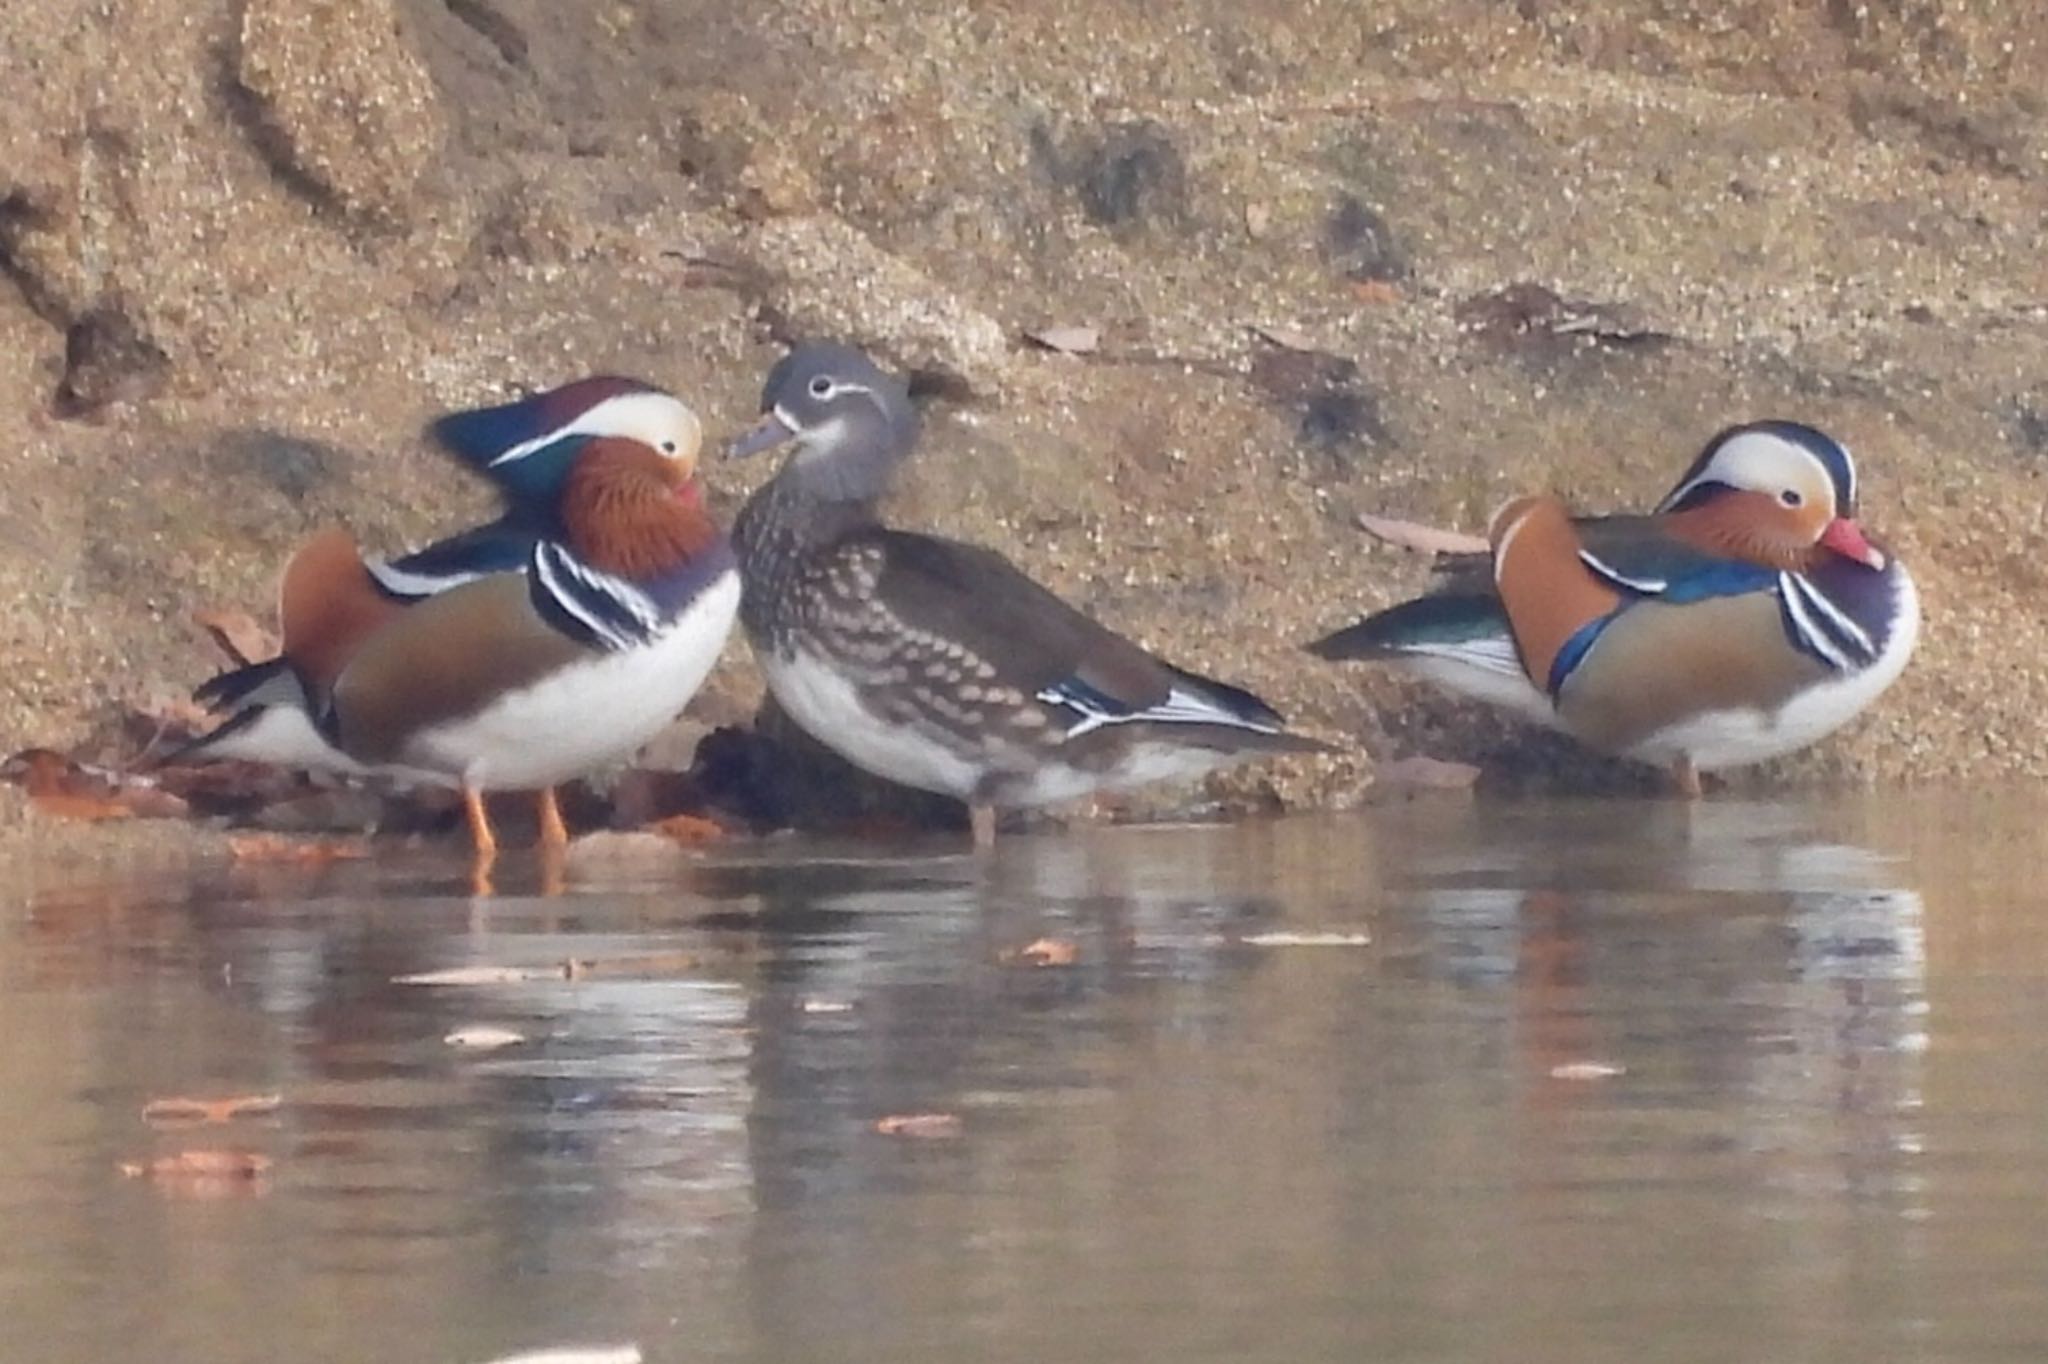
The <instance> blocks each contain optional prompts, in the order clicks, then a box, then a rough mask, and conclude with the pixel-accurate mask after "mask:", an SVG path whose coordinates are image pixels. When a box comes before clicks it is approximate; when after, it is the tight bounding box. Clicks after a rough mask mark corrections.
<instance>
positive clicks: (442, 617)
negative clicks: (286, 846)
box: [330, 573, 591, 763]
mask: <svg viewBox="0 0 2048 1364" xmlns="http://www.w3.org/2000/svg"><path fill="white" fill-rule="evenodd" d="M590 656H591V650H590V648H589V647H588V646H586V645H584V644H581V643H579V642H578V641H576V640H574V639H571V638H569V637H568V636H566V635H564V634H563V633H562V632H561V631H560V630H558V629H555V628H554V627H552V626H551V625H550V624H549V623H548V622H547V621H546V620H545V619H543V618H542V616H541V613H540V612H539V611H538V610H537V609H536V608H535V606H534V604H533V600H532V593H531V590H530V585H529V579H528V576H527V575H525V574H516V573H500V574H497V575H494V576H492V577H488V578H480V579H478V580H477V581H475V582H471V583H465V584H463V585H462V586H460V587H455V588H450V589H449V590H448V591H446V592H441V593H438V594H437V595H435V596H432V597H429V598H427V599H425V600H423V601H421V602H419V603H418V604H416V605H414V606H412V607H410V608H408V609H407V610H406V611H405V612H404V613H403V614H402V615H400V616H398V617H397V618H396V619H394V620H393V621H392V622H391V623H390V624H388V625H386V626H385V627H384V628H383V629H381V630H379V631H378V632H377V633H376V634H375V635H373V636H371V637H370V638H369V639H367V640H365V641H364V642H363V644H362V645H361V647H359V648H358V649H357V650H356V651H355V653H354V654H353V655H352V656H351V657H350V659H349V661H348V666H347V667H346V668H344V669H343V670H342V673H341V676H340V677H339V678H337V679H336V681H335V684H334V688H333V695H332V700H331V702H330V705H331V708H332V716H331V726H332V729H333V731H334V733H335V735H336V736H337V739H338V741H339V745H340V747H341V748H343V749H344V750H345V751H347V752H348V753H349V754H350V755H351V756H353V757H355V758H356V759H357V760H359V761H362V762H370V763H386V762H396V761H402V760H403V758H404V756H405V745H406V744H407V742H408V741H410V740H411V739H412V738H413V737H415V736H416V735H418V734H420V733H421V732H423V731H425V730H429V729H432V728H433V727H434V726H436V725H440V724H445V723H447V722H449V721H453V720H459V719H463V718H466V717H469V716H473V715H476V714H478V713H479V712H481V711H482V710H484V709H485V708H486V707H487V706H488V705H489V704H490V703H491V702H492V701H493V700H494V699H495V698H497V697H498V696H501V695H504V694H506V693H508V692H512V691H516V690H518V689H520V688H522V687H528V686H532V685H533V684H534V683H536V682H538V681H540V680H541V679H542V678H545V677H547V676H549V675H550V674H552V673H555V672H557V671H559V670H561V669H562V668H564V667H567V666H568V665H569V664H571V663H574V662H578V661H581V660H584V659H587V658H589V657H590Z"/></svg>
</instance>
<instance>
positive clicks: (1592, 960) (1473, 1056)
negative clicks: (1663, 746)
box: [0, 801, 2048, 1364]
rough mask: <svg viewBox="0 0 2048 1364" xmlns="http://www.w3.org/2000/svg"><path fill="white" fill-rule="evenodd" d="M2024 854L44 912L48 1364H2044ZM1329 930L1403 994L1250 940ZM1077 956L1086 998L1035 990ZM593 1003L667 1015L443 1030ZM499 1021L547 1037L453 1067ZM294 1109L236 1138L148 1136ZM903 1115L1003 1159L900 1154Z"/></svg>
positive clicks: (238, 892) (1666, 827) (1027, 850)
mask: <svg viewBox="0 0 2048 1364" xmlns="http://www.w3.org/2000/svg"><path fill="white" fill-rule="evenodd" d="M2006 808H2007V807H2002V806H1990V807H1985V806H1981V805H1979V806H1968V807H1966V806H1961V805H1958V804H1957V803H1955V802H1952V801H1942V802H1936V803H1931V804H1928V805H1924V806H1919V807H1910V808H1902V807H1900V806H1898V805H1896V804H1891V805H1887V804H1883V803H1875V802H1865V801H1847V802H1839V803H1834V804H1815V805H1801V804H1773V803H1760V802H1712V803H1709V804H1707V805H1704V806H1701V807H1697V808H1692V809H1687V808H1685V807H1681V806H1676V805H1640V804H1621V803H1587V804H1581V805H1571V804H1554V803H1552V804H1498V805H1496V804H1486V803H1480V804H1476V805H1474V804H1463V803H1458V802H1433V801H1422V802H1418V803H1416V804H1413V805H1408V806H1396V807H1390V808H1386V809H1382V810H1377V811H1374V812H1370V813H1369V814H1368V815H1366V816H1362V817H1356V818H1343V819H1337V818H1332V819H1325V820H1299V821H1289V822H1284V823H1281V824H1277V825H1263V826H1252V827H1246V828H1237V829H1175V830H1147V829H1132V830H1097V831H1083V832H1078V833H1075V834H1072V835H1067V836H1047V837H1042V838H1019V839H1015V840H1012V841H1010V842H1007V843H1006V844H1004V845H1002V846H1000V847H999V848H998V849H997V850H996V852H995V854H994V855H993V856H992V857H989V858H986V859H978V858H974V857H968V856H962V855H960V854H959V853H958V851H957V849H956V848H954V847H953V846H952V845H949V844H944V843H940V844H934V845H931V846H909V847H898V848H891V849H875V848H863V847H858V846H843V847H832V846H819V845H805V846H798V845H794V844H792V845H788V846H781V845H772V844H771V845H764V846H762V847H758V848H750V849H744V850H735V851H733V852H731V853H728V854H721V855H719V856H717V857H713V858H709V859H707V860H706V861H704V862H703V863H701V864H700V865H697V866H695V867H692V868H690V869H688V870H687V872H686V873H685V874H683V875H680V876H678V875H671V874H667V873H663V874H648V873H645V872H640V873H632V874H628V873H626V872H625V871H624V870H622V871H621V873H620V874H619V875H618V876H616V877H614V878H613V879H611V880H609V881H607V882H605V883H602V884H585V885H583V886H581V887H580V888H578V889H577V890H576V891H575V892H574V893H572V894H571V895H569V896H568V897H566V898H562V899H542V898H538V897H535V898H521V897H519V896H518V895H512V896H507V897H503V898H498V899H493V900H489V901H475V900H472V899H471V898H470V897H468V896H467V895H465V894H462V893H461V885H460V882H459V880H458V879H456V878H455V877H453V876H451V875H450V874H449V869H448V868H444V867H441V866H440V865H439V864H437V863H431V862H420V863H408V862H399V863H393V864H386V865H375V866H354V867H349V866H335V867H330V868H325V869H320V870H318V871H314V872H307V873H305V874H302V875H299V876H296V877H279V876H276V875H267V876H265V877H263V878H261V879H256V880H252V879H249V878H247V877H245V876H240V875H221V876H215V877H206V878H200V879H199V880H196V881H193V882H189V883H186V882H179V883H176V884H174V885H156V886H149V885H137V884H134V883H132V882H124V883H121V884H117V885H106V886H83V885H79V884H77V883H75V882H74V883H69V884H64V885H59V886H53V887H48V888H38V889H34V890H32V891H31V892H29V893H27V894H25V895H24V896H23V897H22V898H21V899H20V900H18V901H17V902H16V903H15V904H14V906H13V907H12V908H11V909H10V910H9V911H8V913H9V917H8V918H7V920H6V921H5V926H4V928H0V940H4V946H5V951H4V953H0V1009H6V1010H9V1011H10V1012H11V1014H12V1017H11V1019H10V1021H11V1022H12V1024H13V1026H12V1027H10V1028H8V1029H7V1030H6V1031H5V1032H4V1033H0V1058H4V1063H5V1064H6V1066H7V1067H8V1069H7V1073H8V1075H9V1077H10V1080H11V1081H12V1082H13V1083H12V1086H11V1089H12V1092H13V1093H14V1094H15V1096H16V1105H17V1114H18V1117H17V1121H16V1123H15V1127H14V1131H13V1132H12V1133H11V1137H12V1140H11V1141H10V1142H9V1143H5V1144H0V1219H4V1223H0V1225H6V1226H7V1227H8V1228H9V1229H10V1230H13V1231H15V1232H16V1233H17V1234H16V1235H14V1236H12V1237H9V1238H8V1246H9V1248H8V1249H4V1250H0V1358H39V1359H55V1360H59V1361H63V1362H64V1364H69V1361H73V1360H76V1361H84V1360H88V1359H90V1360H95V1361H99V1360H122V1359H130V1358H134V1359H142V1358H151V1359H155V1358H162V1357H188V1356H189V1357H195V1358H200V1357H203V1358H208V1359H219V1360H239V1359H249V1360H252V1361H253V1360H258V1359H270V1358H275V1357H278V1356H280V1355H283V1354H286V1353H289V1354H291V1355H293V1356H294V1357H306V1358H422V1359H467V1358H476V1359H482V1358H487V1357H488V1356H489V1355H490V1354H492V1353H493V1352H495V1351H499V1350H506V1349H512V1348H517V1347H530V1346H533V1345H536V1344H545V1343H548V1342H550V1341H555V1340H561V1339H570V1338H579V1337H581V1338H598V1339H618V1338H630V1339H639V1340H641V1341H642V1342H643V1343H644V1344H646V1345H647V1347H648V1351H649V1356H650V1358H655V1359H700V1358H701V1359H735V1360H782V1359H792V1358H809V1357H820V1358H833V1359H835V1360H865V1359H877V1360H879V1359H883V1358H889V1359H901V1358H904V1357H906V1356H909V1357H930V1356H934V1355H937V1354H939V1353H944V1354H947V1355H962V1356H969V1357H974V1358H979V1359H994V1360H1007V1359H1018V1360H1024V1359H1031V1360H1034V1361H1036V1360H1043V1359H1045V1358H1063V1359H1064V1358H1077V1359H1086V1358H1093V1357H1098V1356H1100V1357H1108V1356H1112V1355H1113V1356H1115V1357H1118V1358H1125V1357H1130V1356H1131V1355H1133V1354H1143V1355H1147V1356H1150V1355H1155V1354H1170V1355H1174V1356H1187V1357H1192V1358H1195V1359H1219V1360H1220V1359H1233V1360H1235V1359H1243V1358H1275V1359H1283V1358H1284V1359H1288V1360H1301V1359H1326V1358H1327V1359H1332V1360H1335V1359H1345V1360H1347V1361H1348V1360H1355V1359H1357V1358H1359V1357H1360V1355H1361V1353H1364V1354H1365V1355H1368V1356H1370V1357H1375V1358H1387V1359H1397V1360H1400V1359H1417V1360H1419V1359H1449V1358H1457V1359H1469V1358H1490V1357H1495V1356H1502V1355H1505V1353H1506V1352H1507V1351H1508V1350H1513V1351H1514V1353H1515V1355H1516V1357H1517V1358H1520V1359H1530V1358H1534V1359H1538V1360H1542V1359H1551V1358H1557V1359H1563V1358H1572V1359H1574V1360H1582V1359H1585V1358H1588V1357H1589V1356H1590V1357H1593V1358H1599V1357H1602V1356H1603V1355H1607V1354H1612V1355H1614V1356H1615V1357H1617V1358H1619V1357H1622V1355H1623V1353H1624V1352H1626V1354H1627V1357H1629V1358H1631V1359H1636V1360H1640V1359H1644V1358H1648V1359H1651V1360H1659V1359H1671V1360H1684V1359H1696V1358H1788V1357H1796V1358H1822V1359H1833V1358H1842V1359H1848V1358H1851V1357H1856V1358H1871V1357H1876V1358H1897V1357H1922V1356H1924V1357H1930V1358H1944V1359H1948V1358H1960V1357H1963V1355H1964V1354H1966V1353H1967V1352H1968V1350H1971V1349H1985V1348H1996V1347H1999V1346H2001V1345H2006V1344H2012V1343H2014V1342H2017V1341H2019V1340H2022V1339H2024V1338H2027V1337H2028V1336H2029V1335H2030V1333H2034V1332H2039V1331H2048V1311H2044V1310H2043V1309H2042V1308H2040V1307H2039V1305H2038V1304H2037V1303H2035V1302H2034V1301H2033V1298H2032V1297H2031V1296H2026V1297H2024V1298H2022V1297H2021V1296H2019V1294H2020V1285H2022V1284H2026V1283H2031V1282H2032V1278H2031V1275H2032V1274H2033V1271H2034V1267H2035V1265H2036V1263H2037V1257H2036V1255H2035V1254H2034V1251H2035V1250H2036V1249H2037V1247H2036V1246H2035V1245H2034V1242H2035V1240H2036V1239H2037V1236H2036V1233H2035V1231H2034V1228H2036V1227H2037V1226H2038V1216H2037V1214H2038V1213H2039V1211H2040V1209H2039V1206H2038V1199H2039V1194H2038V1188H2039V1181H2040V1179H2041V1178H2042V1177H2044V1176H2048V1133H2044V1131H2043V1129H2041V1127H2040V1125H2039V1123H2038V1121H2036V1119H2035V1115H2036V1114H2037V1113H2038V1106H2039V1104H2040V1103H2041V1102H2042V1101H2043V1100H2044V1099H2048V1081H2044V1079H2043V1076H2044V1075H2048V1069H2044V1068H2043V1067H2041V1066H2040V1065H2039V1064H2038V1063H2039V1061H2040V1059H2041V1058H2040V1049H2041V1041H2040V1039H2041V1038H2042V1037H2044V1036H2048V1032H2044V1031H2042V1030H2040V1029H2039V1028H2038V1027H2035V1026H2032V1025H2035V1024H2038V1023H2040V1022H2044V1021H2048V1019H2043V1018H2042V1017H2041V1015H2042V1014H2043V1013H2044V1012H2048V1009H2044V1006H2043V1005H2042V1004H2041V1003H2039V1002H2038V1001H2040V1000H2041V999H2042V997H2043V996H2042V992H2041V991H2039V990H2038V988H2037V985H2038V982H2039V980H2040V978H2041V976H2042V975H2043V974H2048V950H2044V942H2043V934H2042V930H2041V929H2040V927H2039V922H2040V921H2039V920H2038V919H2037V918H2035V917H2033V916H2031V915H2026V914H2018V915H2015V914H2013V913H2011V912H2010V909H2011V906H2012V905H2013V904H2015V903H2026V902H2028V900H2029V897H2035V898H2037V897H2036V896H2035V892H2034V891H2033V889H2032V887H2031V886H2029V885H2028V884H2027V876H2026V874H2025V873H2024V872H2021V871H2017V870H2015V869H2014V868H2015V863H2014V862H2012V861H2011V860H2010V859H2008V858H2006V857H2004V856H2002V854H2004V853H2006V852H2008V851H2010V850H2012V849H2015V848H2020V847H2025V846H2030V845H2029V844H2028V842H2027V830H2026V829H2024V828H2023V827H2021V822H2020V821H2021V816H2020V815H2019V814H2013V813H2001V811H2004V810H2006ZM504 883H505V884H506V885H507V888H508V889H509V888H512V885H513V877H512V876H509V875H508V876H507V877H506V878H505V881H504ZM1279 928H1285V929H1290V930H1312V929H1317V928H1343V929H1346V930H1354V929H1363V930H1366V931H1369V932H1370V934H1371V936H1372V942H1371V943H1370V945H1369V946H1365V947H1321V948H1316V947H1293V948H1289V947H1261V946H1255V945H1252V944H1249V943H1247V942H1246V941H1245V940H1246V938H1247V937H1252V936H1255V935H1257V934H1259V933H1261V932H1263V931H1267V930H1273V929H1279ZM1040 939H1055V940H1060V941H1064V942H1070V943H1072V944H1073V945H1074V947H1075V948H1076V951H1077V957H1076V960H1075V962H1074V964H1073V965H1072V966H1070V967H1058V968H1033V967H1030V966H1026V965H1022V964H1020V963H1019V962H1018V961H1017V960H1016V959H1015V956H1014V954H1015V951H1016V949H1018V948H1020V947H1022V946H1023V945H1025V944H1028V943H1032V942H1034V941H1036V940H1040ZM678 952H688V953H690V954H691V955H692V956H693V957H694V959H695V964H694V965H692V966H691V967H689V968H688V969H683V970H678V969H676V966H675V959H676V954H677V953H678ZM571 957H574V958H578V959H583V960H598V961H604V962H614V963H616V962H622V961H624V962H631V961H635V960H645V961H652V962H656V963H661V964H660V965H658V966H656V967H650V968H649V969H647V970H645V971H642V972H637V973H636V971H635V970H633V969H630V967H629V968H628V969H624V970H607V971H604V972H596V973H592V974H589V975H587V976H585V977H583V978H579V979H574V980H568V979H563V980H553V981H541V982H525V983H521V984H516V985H509V984H508V985H495V986H482V987H469V988H438V989H436V988H422V987H418V986H409V985H402V984H398V983H395V978H397V977H401V976H404V975H407V974H410V973H414V972H419V971H424V970H433V969H440V968H446V967H451V966H464V965H470V966H474V965H486V964H488V965H535V964H543V963H549V962H561V961H564V960H567V959H569V958H571ZM475 1024H489V1025H493V1026H497V1027H503V1028H509V1029H514V1030H517V1031H518V1032H520V1033H523V1034H524V1035H525V1036H526V1037H527V1038H528V1039H529V1040H528V1041H527V1042H526V1043H525V1044H523V1045H519V1046H514V1047H508V1048H505V1049H502V1050H497V1051H488V1052H468V1051H462V1050H459V1049H456V1048H452V1047H449V1046H448V1045H446V1044H445V1043H444V1042H443V1040H442V1039H443V1038H444V1037H445V1036H446V1035H447V1034H448V1033H450V1032H451V1031H453V1030H455V1029H457V1028H460V1027H464V1026H467V1025H475ZM270 1089H275V1090H281V1091H283V1092H284V1093H285V1094H286V1095H287V1097H288V1102H287V1104H286V1106H285V1108H284V1109H283V1111H282V1112H281V1113H280V1114H278V1115H277V1116H276V1117H274V1118H270V1119H264V1120H261V1121H257V1122H252V1123H238V1124H236V1125H235V1126H234V1127H233V1128H232V1129H231V1130H223V1131H221V1132H218V1133H204V1134H200V1135H198V1136H195V1135H194V1134H191V1133H176V1134H165V1133H158V1132H152V1131H151V1130H149V1129H148V1128H146V1127H144V1126H143V1125H142V1124H141V1123H140V1122H139V1121H138V1118H137V1114H138V1112H139V1110H140V1108H141V1105H142V1103H143V1102H144V1101H145V1100H147V1099H148V1098H150V1097H154V1096H158V1095H161V1094H164V1093H169V1092H214V1093H219V1092H233V1091H238V1090H246V1091H255V1090H270ZM912 1112H944V1113H951V1114H956V1115H958V1116H959V1118H960V1120H961V1130H960V1134H959V1135H958V1137H957V1138H955V1139H952V1140H943V1141H916V1140H909V1139H904V1138H896V1137H890V1136H886V1135H882V1134H881V1133H878V1132H877V1130H876V1127H875V1124H876V1121H877V1120H878V1119H880V1118H882V1117H884V1116H887V1115H891V1114H901V1113H912ZM214 1141H220V1142H228V1143H232V1144H234V1145H236V1146H241V1147H247V1148H250V1149H256V1150H261V1151H264V1152H266V1153H268V1154H271V1155H273V1156H274V1157H275V1158H276V1160H277V1167H276V1171H275V1176H274V1179H273V1181H272V1187H271V1189H270V1192H269V1194H268V1196H266V1197H263V1198H260V1199H253V1200H240V1201H238V1202H236V1203H233V1204H220V1203H214V1204H202V1203H197V1202H191V1201H187V1200H181V1199H178V1198H176V1197H174V1196H170V1195H169V1194H167V1192H166V1191H165V1190H162V1189H158V1188H152V1187H150V1186H148V1185H147V1184H144V1183H138V1182H134V1181H122V1180H120V1179H119V1178H118V1177H117V1176H114V1175H113V1174H112V1169H113V1165H114V1163H115V1162H116V1161H118V1160H122V1159H127V1158H132V1157H134V1156H135V1155H137V1154H138V1153H140V1154H145V1155H146V1154H150V1153H152V1152H156V1151H161V1150H171V1149H177V1148H178V1147H180V1146H185V1145H192V1144H195V1143H202V1142H214ZM1965 1267H1966V1268H1967V1270H1968V1274H1967V1276H1966V1275H1965V1273H1964V1269H1965ZM1993 1303H1995V1304H1996V1305H1997V1307H1998V1313H1997V1314H1995V1315H1991V1316H1987V1315H1985V1313H1984V1311H1983V1310H1980V1309H1983V1308H1985V1307H1986V1306H1987V1305H1990V1304H1993ZM167 1342H169V1343H170V1344H174V1345H176V1346H177V1347H178V1348H170V1345H167ZM1942 1342H1954V1343H1956V1345H1957V1348H1956V1349H1943V1348H1937V1347H1938V1346H1939V1345H1940V1344H1941V1343H1942ZM1965 1347H1967V1348H1965Z"/></svg>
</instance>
